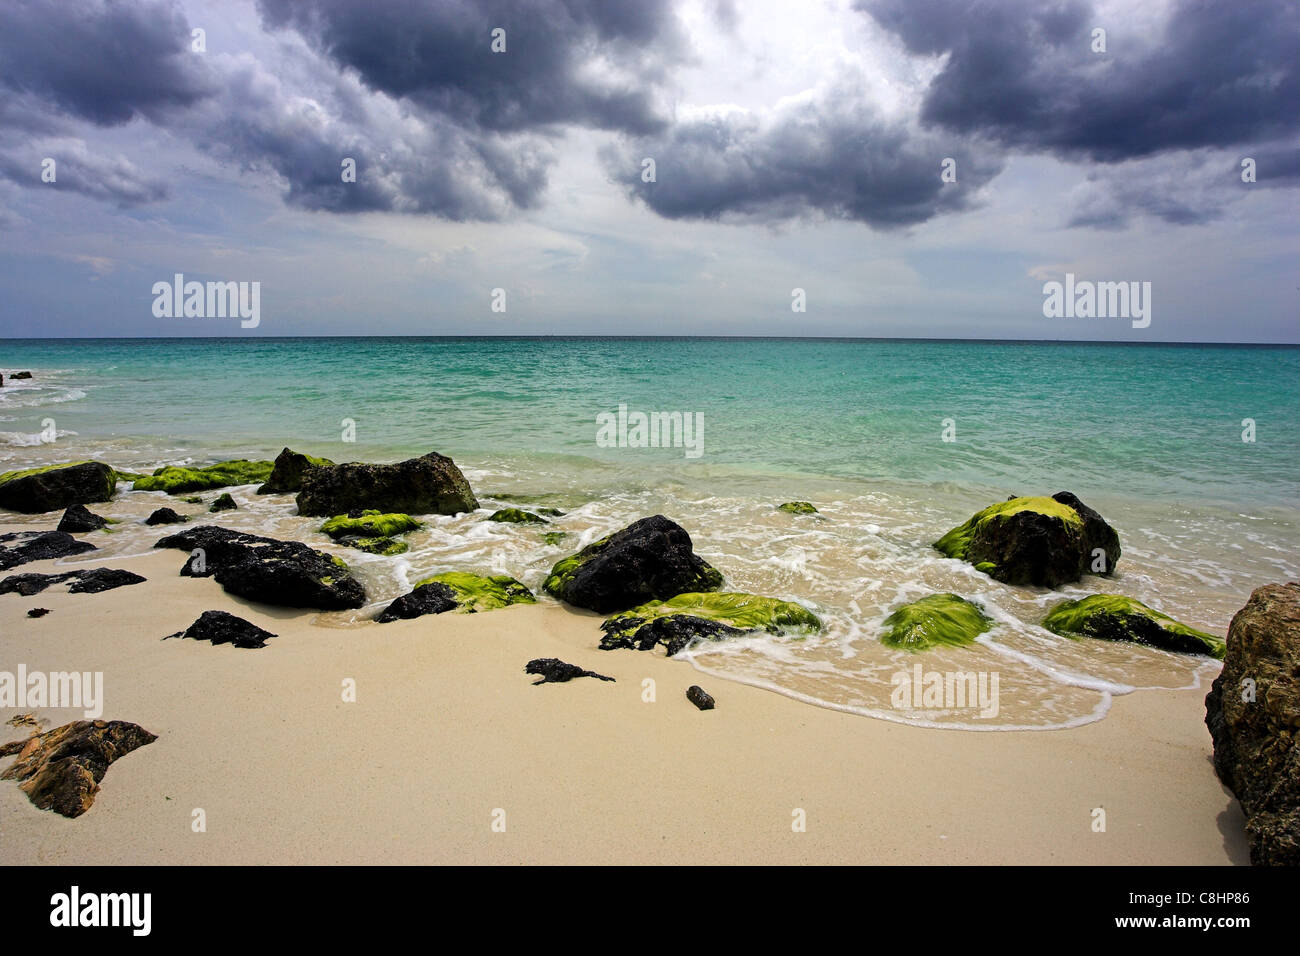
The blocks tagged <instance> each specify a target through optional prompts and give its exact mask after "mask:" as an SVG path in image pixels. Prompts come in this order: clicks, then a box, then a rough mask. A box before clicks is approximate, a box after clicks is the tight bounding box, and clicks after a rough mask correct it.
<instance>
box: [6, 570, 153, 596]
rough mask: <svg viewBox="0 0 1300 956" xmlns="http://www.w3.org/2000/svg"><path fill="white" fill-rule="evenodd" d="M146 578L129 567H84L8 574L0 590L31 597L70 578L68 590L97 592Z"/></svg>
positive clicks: (73, 592) (82, 592) (78, 592)
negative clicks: (61, 570)
mask: <svg viewBox="0 0 1300 956" xmlns="http://www.w3.org/2000/svg"><path fill="white" fill-rule="evenodd" d="M144 580H145V579H144V578H143V577H141V576H140V575H138V574H136V573H134V572H132V571H124V570H122V569H120V568H87V569H84V570H80V571H64V572H63V573H61V574H11V575H10V576H9V577H7V578H5V579H4V580H3V581H0V594H21V595H22V596H23V597H31V596H32V595H33V594H40V593H41V592H42V591H44V590H45V589H46V588H48V587H49V586H50V585H52V584H60V583H62V582H64V581H71V582H72V583H71V584H70V585H68V593H70V594H98V593H100V592H101V591H111V590H113V589H114V588H120V587H125V586H127V585H128V584H139V583H141V582H142V581H144Z"/></svg>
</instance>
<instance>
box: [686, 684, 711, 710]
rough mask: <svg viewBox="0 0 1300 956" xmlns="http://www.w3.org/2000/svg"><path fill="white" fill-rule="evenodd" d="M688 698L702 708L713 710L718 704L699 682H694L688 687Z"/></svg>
mask: <svg viewBox="0 0 1300 956" xmlns="http://www.w3.org/2000/svg"><path fill="white" fill-rule="evenodd" d="M686 699H687V700H689V701H690V702H691V703H692V704H694V705H695V706H696V707H698V708H700V710H712V709H713V708H714V707H715V706H716V704H715V703H714V700H713V698H712V697H710V696H709V695H708V694H706V693H705V692H704V688H703V687H701V686H700V685H699V684H692V685H691V686H690V687H688V688H686Z"/></svg>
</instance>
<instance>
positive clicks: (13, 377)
mask: <svg viewBox="0 0 1300 956" xmlns="http://www.w3.org/2000/svg"><path fill="white" fill-rule="evenodd" d="M31 377H32V373H31V372H14V373H13V374H12V375H10V376H9V378H10V380H11V381H17V380H18V379H20V378H31Z"/></svg>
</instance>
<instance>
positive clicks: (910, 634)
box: [880, 594, 993, 651]
mask: <svg viewBox="0 0 1300 956" xmlns="http://www.w3.org/2000/svg"><path fill="white" fill-rule="evenodd" d="M992 626H993V620H992V618H990V617H989V616H988V615H987V614H985V613H984V612H983V611H982V610H981V609H980V608H979V606H978V605H976V604H973V603H971V602H970V601H968V600H966V599H965V598H963V597H960V596H958V595H956V594H930V595H927V596H926V597H923V598H921V599H920V600H918V601H912V602H911V603H909V604H904V605H903V606H902V607H900V608H897V609H896V610H895V611H894V612H893V613H892V614H890V615H889V617H887V618H885V632H884V633H883V634H881V636H880V643H882V644H885V645H887V646H889V647H899V648H902V649H903V650H906V651H924V650H929V649H930V648H932V647H939V646H949V647H961V646H963V645H966V644H973V643H975V639H976V638H977V637H979V636H980V635H981V634H983V633H984V632H985V631H987V630H988V629H989V628H991V627H992Z"/></svg>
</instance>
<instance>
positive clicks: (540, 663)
mask: <svg viewBox="0 0 1300 956" xmlns="http://www.w3.org/2000/svg"><path fill="white" fill-rule="evenodd" d="M524 673H525V674H536V675H538V676H539V677H541V680H535V681H533V686H534V687H536V686H537V685H538V684H563V683H565V682H566V681H571V680H573V679H574V678H575V677H594V678H596V680H606V681H612V680H613V679H614V678H612V677H606V676H605V675H604V674H597V673H596V672H595V671H588V670H583V669H582V668H581V667H579V666H578V665H577V664H568V663H565V662H564V661H562V660H560V659H559V658H556V657H538V658H535V659H534V660H531V661H529V662H528V663H527V664H526V665H524Z"/></svg>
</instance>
